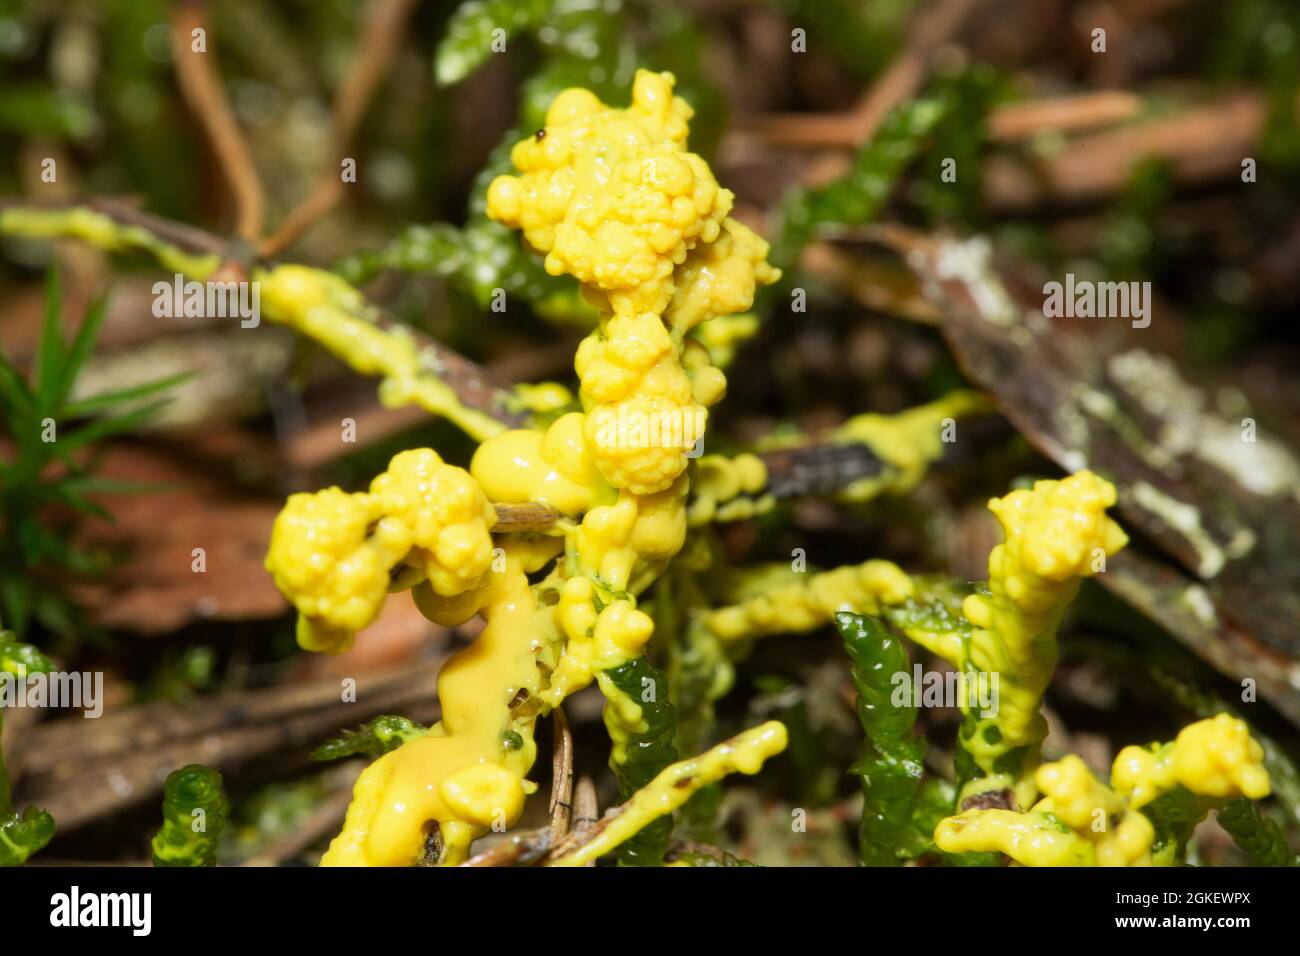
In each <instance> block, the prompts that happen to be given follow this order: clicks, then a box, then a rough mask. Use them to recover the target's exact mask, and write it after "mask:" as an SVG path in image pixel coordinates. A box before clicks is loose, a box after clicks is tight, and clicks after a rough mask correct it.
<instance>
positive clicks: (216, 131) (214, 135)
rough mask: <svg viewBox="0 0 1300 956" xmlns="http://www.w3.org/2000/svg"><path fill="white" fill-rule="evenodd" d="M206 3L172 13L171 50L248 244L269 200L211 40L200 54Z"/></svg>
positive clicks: (184, 4)
mask: <svg viewBox="0 0 1300 956" xmlns="http://www.w3.org/2000/svg"><path fill="white" fill-rule="evenodd" d="M207 20H208V17H207V3H205V2H204V0H181V2H179V3H177V4H176V6H175V8H174V9H173V11H172V17H171V23H172V34H173V35H172V50H173V56H174V58H175V60H176V78H177V80H179V82H180V87H181V93H182V95H183V96H184V97H185V102H186V103H187V104H188V105H189V107H190V111H191V112H192V113H193V114H194V117H195V119H197V120H198V122H199V123H200V125H202V127H203V131H204V132H205V133H206V134H207V137H208V139H209V140H210V141H211V143H212V148H213V150H214V151H215V152H216V154H217V160H218V162H219V163H220V165H221V170H222V173H223V174H224V175H225V177H226V181H227V182H228V183H229V184H230V188H231V191H232V192H233V193H234V196H235V210H236V224H235V232H236V233H237V234H238V235H239V236H240V237H241V238H243V239H244V240H245V241H246V242H250V243H253V242H256V241H257V239H258V237H259V236H260V235H261V234H262V221H263V219H264V217H265V215H266V196H265V194H264V192H263V190H262V181H261V179H260V178H259V177H258V175H257V167H256V165H254V163H253V155H252V152H251V151H250V150H249V148H248V142H247V140H245V139H244V135H243V133H242V132H241V131H240V129H239V124H238V123H237V122H236V121H235V114H234V112H233V111H232V110H231V108H230V103H229V101H228V100H227V99H226V94H225V90H224V89H223V88H222V85H221V77H220V76H219V75H218V74H217V68H216V64H215V56H216V54H215V53H213V52H212V50H211V48H210V46H209V44H210V43H211V37H208V38H207V40H206V42H205V45H204V49H203V50H202V51H195V50H194V45H193V36H194V31H195V30H203V31H204V32H205V33H207V32H210V31H208V27H207Z"/></svg>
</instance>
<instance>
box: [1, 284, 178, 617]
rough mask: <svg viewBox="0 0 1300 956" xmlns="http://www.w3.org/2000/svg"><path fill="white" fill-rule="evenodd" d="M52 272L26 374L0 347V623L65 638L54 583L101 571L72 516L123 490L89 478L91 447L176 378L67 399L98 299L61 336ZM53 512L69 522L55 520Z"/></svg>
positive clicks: (146, 410)
mask: <svg viewBox="0 0 1300 956" xmlns="http://www.w3.org/2000/svg"><path fill="white" fill-rule="evenodd" d="M61 314H62V295H61V290H60V284H59V278H58V275H57V273H55V272H54V271H53V270H51V271H50V272H49V274H48V275H47V278H46V283H45V315H44V320H43V322H42V326H41V338H40V344H39V346H38V348H37V351H36V355H35V358H34V360H33V362H32V369H31V372H30V373H29V374H27V375H24V374H23V372H22V371H21V370H20V369H19V368H18V366H17V365H16V364H15V363H14V362H13V361H12V360H11V359H10V358H9V357H8V356H7V355H5V354H4V352H3V351H0V621H3V623H4V625H5V626H6V627H8V628H10V629H11V630H13V631H14V632H15V633H16V634H17V635H19V636H22V635H23V634H25V633H27V631H28V629H29V627H30V626H31V624H32V623H33V622H36V623H39V624H41V625H42V626H44V627H46V628H48V629H50V630H52V631H55V632H57V633H68V632H70V631H71V630H72V629H73V627H74V625H75V624H76V612H75V609H74V607H73V605H72V604H71V603H70V602H69V601H68V599H67V596H66V588H65V587H64V583H65V582H66V580H67V578H68V576H69V575H81V574H90V573H95V572H97V571H100V570H102V566H103V565H102V561H99V560H97V559H96V558H95V557H94V556H93V555H92V554H90V553H88V552H86V551H85V550H83V549H81V548H78V547H76V546H75V545H74V544H72V542H71V540H70V531H71V529H72V527H73V526H74V525H75V523H76V519H78V518H82V517H85V516H93V517H97V518H100V519H103V520H106V521H111V520H112V516H111V515H110V514H109V513H108V512H107V511H106V510H105V509H104V508H103V507H102V506H101V505H99V504H96V503H95V502H94V501H92V500H91V498H90V496H91V495H93V494H96V493H104V492H114V491H117V492H120V491H124V490H129V489H130V488H131V487H134V486H131V485H129V484H127V483H124V482H115V481H111V480H108V479H104V478H101V477H97V476H96V475H95V455H94V451H95V449H96V446H97V445H98V444H99V443H100V442H102V441H103V440H104V439H107V438H111V437H113V436H115V435H121V434H124V433H126V432H130V431H133V430H135V429H137V428H139V427H140V426H141V425H142V424H144V423H145V422H146V421H148V420H149V418H150V416H152V415H153V414H154V413H155V412H156V411H157V410H158V408H159V407H161V405H162V404H163V403H164V402H165V399H162V398H160V397H159V396H160V395H161V393H162V392H163V391H165V390H166V389H168V388H170V387H171V386H172V385H174V384H175V383H176V382H178V381H180V379H181V378H182V377H183V376H173V377H170V378H165V379H160V380H158V381H153V382H148V383H146V384H143V385H137V386H133V387H130V388H124V389H120V390H114V391H109V392H104V393H101V394H98V395H93V396H85V397H75V398H74V394H75V389H76V384H77V376H78V374H79V373H80V371H81V369H82V368H83V367H84V366H85V364H86V361H87V360H88V359H89V358H90V357H91V355H92V354H93V353H94V351H95V344H96V342H97V340H98V337H99V331H100V328H101V327H102V325H103V322H104V315H105V306H104V302H103V301H102V300H101V301H97V302H95V303H94V304H92V305H91V306H90V308H89V310H88V311H87V312H86V315H85V317H84V319H83V320H82V322H81V325H80V327H79V328H78V329H77V330H76V332H75V334H73V335H71V336H70V337H69V336H67V335H65V332H64V329H63V322H62V318H61ZM60 509H62V511H63V513H64V514H65V515H66V514H67V513H68V512H70V513H71V516H70V517H64V518H56V517H54V515H57V514H58V513H59V512H60Z"/></svg>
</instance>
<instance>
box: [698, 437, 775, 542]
mask: <svg viewBox="0 0 1300 956" xmlns="http://www.w3.org/2000/svg"><path fill="white" fill-rule="evenodd" d="M766 485H767V466H766V465H764V464H763V459H761V458H759V457H758V456H757V455H752V454H749V453H743V454H739V455H736V456H734V457H728V456H726V455H704V456H703V457H701V458H700V460H699V462H698V463H697V465H696V468H695V484H694V486H693V487H692V489H691V491H692V501H691V507H690V512H689V515H688V520H689V522H690V524H691V525H693V526H694V525H703V524H708V523H710V522H712V521H739V520H743V519H745V518H750V517H753V516H754V515H755V514H759V513H761V512H763V511H765V510H767V509H768V508H770V507H771V506H772V505H773V504H774V502H775V499H774V498H773V497H772V496H771V495H767V494H764V493H763V489H764V488H765V487H766Z"/></svg>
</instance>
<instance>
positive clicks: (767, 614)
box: [708, 560, 913, 641]
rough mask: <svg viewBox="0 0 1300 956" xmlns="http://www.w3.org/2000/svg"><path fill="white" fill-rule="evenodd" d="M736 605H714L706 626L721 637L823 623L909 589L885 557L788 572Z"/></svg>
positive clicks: (899, 599)
mask: <svg viewBox="0 0 1300 956" xmlns="http://www.w3.org/2000/svg"><path fill="white" fill-rule="evenodd" d="M781 577H782V578H784V580H777V581H772V580H771V579H770V578H769V579H768V582H765V583H766V584H767V586H764V587H762V588H761V589H755V590H756V593H754V594H753V595H752V596H750V597H747V598H745V599H743V600H742V601H741V602H740V603H738V604H733V605H731V606H729V607H722V608H718V609H717V610H715V611H713V612H711V613H710V614H709V616H708V624H709V627H710V628H711V629H712V630H713V632H714V633H715V634H717V635H718V637H720V638H722V639H723V640H726V641H734V640H740V639H742V638H746V637H761V636H763V635H765V634H788V633H792V632H796V631H811V630H815V629H816V628H819V627H824V626H825V625H826V624H828V623H829V622H830V621H831V619H832V618H833V617H834V616H835V613H836V612H837V611H854V612H856V613H859V614H878V613H880V610H881V608H883V607H888V606H893V605H898V604H902V603H903V602H904V601H906V600H907V599H908V598H909V597H911V596H912V593H913V584H912V579H911V578H910V577H908V575H907V573H906V572H905V571H903V570H902V568H900V567H899V566H898V565H896V564H894V563H893V562H891V561H880V560H873V561H866V562H864V563H862V564H857V565H851V566H848V567H842V568H836V569H835V570H833V571H826V572H823V573H821V574H802V573H797V572H790V573H789V575H788V576H786V575H784V574H783V575H782V576H781Z"/></svg>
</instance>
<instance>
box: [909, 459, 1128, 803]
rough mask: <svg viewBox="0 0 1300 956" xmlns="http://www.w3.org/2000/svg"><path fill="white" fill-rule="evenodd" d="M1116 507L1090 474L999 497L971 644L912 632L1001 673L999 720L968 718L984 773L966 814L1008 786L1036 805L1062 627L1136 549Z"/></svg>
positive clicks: (1108, 489) (971, 606) (964, 664)
mask: <svg viewBox="0 0 1300 956" xmlns="http://www.w3.org/2000/svg"><path fill="white" fill-rule="evenodd" d="M1114 503H1115V487H1114V486H1113V485H1112V484H1111V483H1110V482H1108V481H1106V480H1105V479H1103V478H1099V477H1098V476H1096V475H1094V474H1093V473H1092V472H1089V471H1081V472H1077V473H1076V474H1073V475H1070V476H1069V477H1067V478H1064V479H1062V480H1060V481H1038V482H1035V483H1034V487H1033V489H1032V490H1020V491H1013V492H1011V493H1010V494H1009V495H1006V496H1005V497H1002V498H995V499H993V500H992V501H990V502H989V510H991V511H992V512H993V514H994V515H995V516H996V517H997V519H998V521H999V523H1000V524H1001V525H1002V531H1003V533H1004V535H1005V537H1006V539H1005V540H1004V541H1003V543H1002V544H1000V545H998V546H997V547H995V548H994V549H993V551H992V553H991V554H990V555H989V582H988V594H987V595H982V594H973V595H971V596H970V597H968V598H966V601H965V603H964V604H963V605H962V612H963V614H964V615H965V616H966V618H967V619H969V621H970V622H971V624H972V625H974V630H973V632H972V633H971V636H970V638H969V640H967V641H963V642H959V643H954V642H952V641H945V640H934V639H933V638H932V637H931V636H930V635H926V634H920V633H917V634H910V633H909V636H910V637H912V638H913V640H916V641H917V642H918V643H920V644H922V645H924V646H926V647H928V648H929V649H930V650H931V651H932V652H934V653H936V654H939V655H941V656H943V657H945V658H946V659H947V660H948V661H949V662H950V663H951V664H952V665H953V666H954V667H957V668H958V669H959V670H962V671H976V672H980V673H985V674H997V675H998V679H999V702H998V703H999V705H998V709H997V713H996V714H995V715H993V716H987V717H986V716H982V715H978V714H974V713H970V714H968V715H967V726H966V727H965V728H963V734H962V743H963V745H964V746H965V747H966V749H967V750H968V751H969V752H970V754H971V756H972V757H973V758H974V760H975V765H976V767H977V770H978V775H977V776H976V778H975V779H974V780H971V781H969V782H968V783H967V784H966V785H965V787H964V788H963V789H962V792H961V794H960V796H959V803H958V805H959V806H960V805H961V803H963V802H964V801H965V800H966V799H967V798H969V797H970V796H972V795H974V794H978V793H982V792H984V791H989V790H1002V789H1004V788H1011V789H1012V790H1013V791H1014V794H1015V797H1016V799H1017V805H1018V806H1020V807H1026V806H1029V805H1030V804H1031V803H1032V802H1033V796H1034V782H1033V775H1034V770H1035V769H1036V767H1037V764H1038V751H1039V746H1040V745H1041V743H1042V741H1043V738H1044V737H1045V736H1046V734H1047V725H1046V722H1045V721H1044V719H1043V716H1042V714H1041V713H1040V712H1039V707H1040V704H1041V702H1042V697H1043V692H1044V691H1045V690H1046V689H1047V683H1048V681H1049V680H1050V679H1051V676H1052V671H1053V670H1054V669H1055V667H1056V660H1057V656H1058V648H1057V644H1056V631H1057V628H1058V627H1059V626H1060V623H1061V618H1062V617H1063V616H1064V615H1065V611H1066V609H1067V608H1068V607H1069V605H1070V602H1071V601H1072V600H1073V599H1074V596H1075V594H1076V593H1078V590H1079V584H1080V581H1081V579H1082V578H1085V577H1088V576H1091V575H1093V574H1096V573H1098V572H1100V571H1102V570H1104V568H1105V566H1106V565H1105V562H1106V558H1107V557H1108V556H1109V555H1112V554H1114V553H1115V552H1117V551H1119V550H1120V548H1122V547H1124V545H1125V544H1126V543H1127V541H1128V538H1127V536H1126V535H1125V534H1124V532H1123V530H1121V528H1120V527H1119V525H1117V524H1116V523H1115V522H1114V521H1112V520H1111V519H1110V518H1109V517H1108V516H1107V515H1106V509H1107V508H1108V507H1110V506H1111V505H1113V504H1114ZM1008 761H1010V762H1012V765H1011V766H1010V767H1009V766H1008Z"/></svg>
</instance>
